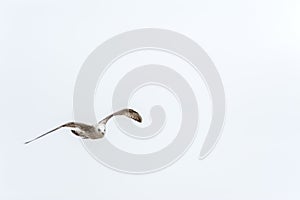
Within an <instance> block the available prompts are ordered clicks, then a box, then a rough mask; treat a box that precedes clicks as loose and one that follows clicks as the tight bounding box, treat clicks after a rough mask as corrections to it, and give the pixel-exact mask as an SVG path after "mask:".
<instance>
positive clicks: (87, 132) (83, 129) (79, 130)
mask: <svg viewBox="0 0 300 200" xmlns="http://www.w3.org/2000/svg"><path fill="white" fill-rule="evenodd" d="M117 115H123V116H126V117H129V118H131V119H133V120H135V121H137V122H140V123H141V122H142V117H141V116H140V114H139V113H138V112H136V111H134V110H132V109H128V108H126V109H123V110H120V111H118V112H115V113H113V114H111V115H109V116H107V117H106V118H104V119H102V120H101V121H100V122H98V123H97V124H95V125H89V124H84V123H79V122H68V123H65V124H63V125H61V126H59V127H56V128H55V129H52V130H51V131H48V132H47V133H44V134H42V135H40V136H38V137H36V138H34V139H32V140H29V141H27V142H25V144H28V143H30V142H33V141H35V140H37V139H39V138H41V137H44V136H45V135H48V134H49V133H52V132H54V131H56V130H58V129H60V128H65V127H66V128H70V129H71V132H72V133H73V134H75V135H76V136H79V137H81V138H83V139H99V138H103V137H104V135H105V133H106V123H107V122H108V120H109V119H110V118H112V117H113V116H117Z"/></svg>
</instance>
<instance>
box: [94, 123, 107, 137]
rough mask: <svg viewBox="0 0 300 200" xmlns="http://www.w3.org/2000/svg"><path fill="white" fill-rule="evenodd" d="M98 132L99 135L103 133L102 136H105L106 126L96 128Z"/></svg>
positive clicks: (100, 125)
mask: <svg viewBox="0 0 300 200" xmlns="http://www.w3.org/2000/svg"><path fill="white" fill-rule="evenodd" d="M96 131H97V132H98V133H101V134H102V135H105V132H106V126H105V124H98V125H97V126H96Z"/></svg>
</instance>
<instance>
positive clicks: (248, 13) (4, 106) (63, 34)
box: [0, 0, 300, 200]
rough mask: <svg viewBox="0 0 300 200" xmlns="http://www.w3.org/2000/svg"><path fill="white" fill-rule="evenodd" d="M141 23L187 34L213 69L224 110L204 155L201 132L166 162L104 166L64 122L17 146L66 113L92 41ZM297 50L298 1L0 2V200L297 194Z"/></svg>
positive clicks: (64, 117) (299, 182)
mask: <svg viewBox="0 0 300 200" xmlns="http://www.w3.org/2000/svg"><path fill="white" fill-rule="evenodd" d="M145 27H154V28H165V29H170V30H174V31H176V32H180V33H182V34H184V35H186V36H188V37H189V38H191V39H193V40H194V41H196V42H197V43H198V44H200V45H201V46H202V47H203V48H204V50H205V51H206V52H207V53H208V55H209V56H210V57H211V58H212V60H213V61H214V63H215V65H216V67H217V68H218V71H219V73H220V75H221V77H222V80H223V83H224V87H225V91H226V98H227V116H226V124H225V127H224V131H223V135H222V138H221V140H220V141H219V143H218V145H217V147H216V148H215V150H214V151H213V153H212V154H210V155H209V157H207V158H206V159H205V160H198V159H197V157H198V154H199V150H200V147H201V144H202V142H203V138H204V136H203V134H202V136H200V137H198V138H197V139H196V141H195V142H194V144H193V145H192V147H191V148H190V149H189V151H188V152H187V153H186V154H185V156H184V157H183V158H182V159H180V160H179V161H178V162H177V163H175V164H174V165H172V166H171V167H169V168H167V169H165V170H163V171H160V172H157V173H154V174H147V175H138V176H137V175H128V174H121V173H118V172H115V171H113V170H110V169H108V168H106V167H104V166H102V165H101V164H99V163H98V162H96V161H95V160H94V159H93V158H92V157H91V156H90V155H89V154H88V153H87V152H86V151H85V150H84V148H83V147H82V145H81V143H80V140H79V139H77V138H75V137H73V136H72V135H71V134H66V133H65V132H66V131H65V132H64V131H59V132H58V133H57V134H53V135H51V136H48V137H47V138H43V140H40V141H38V142H36V143H32V144H31V145H28V146H25V145H23V142H24V141H26V140H27V139H30V138H32V137H34V136H36V135H38V134H41V133H43V132H44V131H46V130H48V129H50V128H52V127H54V126H56V125H59V124H61V123H63V122H66V121H69V120H72V119H73V114H72V109H73V108H72V106H73V105H72V101H73V99H72V98H73V89H74V83H75V81H76V77H77V74H78V72H79V70H80V67H81V64H82V63H83V62H84V60H85V59H86V57H87V56H88V55H89V53H90V52H91V51H92V50H94V49H95V48H96V47H97V46H98V45H99V44H101V43H102V42H103V41H105V40H107V39H109V38H111V37H112V36H114V35H116V34H119V33H122V32H124V31H129V30H132V29H137V28H145ZM299 54H300V2H299V1H297V0H273V1H271V0H261V1H259V0H256V1H249V2H246V1H240V0H229V1H222V0H212V1H208V0H207V1H203V0H201V1H177V0H172V1H171V0H165V1H159V0H152V1H141V0H135V1H134V0H129V1H115V0H110V1H50V0H49V1H33V0H29V1H17V0H12V1H1V2H0V91H1V98H0V117H1V133H0V134H1V140H0V199H41V198H43V199H53V198H57V199H75V200H76V199H83V198H87V199H120V198H122V199H132V200H134V199H144V200H152V199H162V198H168V199H183V198H185V199H195V200H196V199H197V200H198V199H207V200H213V199H215V200H220V199H224V200H233V199H234V200H237V199H249V200H250V199H251V200H253V199H262V200H265V199H272V200H275V199H278V200H279V199H280V200H281V199H289V200H292V199H295V200H296V199H299V198H300V190H299V185H300V172H299V168H300V157H299V152H300V147H299V141H300V136H299V130H300V128H299V119H300V103H299V102H300V91H299V85H300V69H299V67H300V56H299ZM108 112H109V108H108V109H107V110H105V111H104V112H103V114H101V117H102V116H104V115H105V114H108ZM144 114H147V113H144ZM99 117H100V115H99ZM111 127H113V124H112V125H111ZM111 129H113V128H111ZM63 133H64V134H63ZM135 150H136V149H135Z"/></svg>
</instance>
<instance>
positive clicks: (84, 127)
mask: <svg viewBox="0 0 300 200" xmlns="http://www.w3.org/2000/svg"><path fill="white" fill-rule="evenodd" d="M64 127H68V128H73V129H76V128H78V129H81V130H82V131H88V130H90V129H91V128H92V126H90V125H87V124H83V123H78V122H68V123H65V124H63V125H61V126H59V127H56V128H55V129H52V130H51V131H48V132H47V133H44V134H42V135H40V136H38V137H36V138H34V139H32V140H29V141H27V142H25V144H28V143H30V142H33V141H35V140H37V139H39V138H41V137H43V136H45V135H47V134H49V133H52V132H54V131H56V130H58V129H60V128H64Z"/></svg>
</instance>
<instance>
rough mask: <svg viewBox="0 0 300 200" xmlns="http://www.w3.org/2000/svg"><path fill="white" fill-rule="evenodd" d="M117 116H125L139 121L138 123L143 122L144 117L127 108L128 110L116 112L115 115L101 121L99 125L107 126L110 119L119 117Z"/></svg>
mask: <svg viewBox="0 0 300 200" xmlns="http://www.w3.org/2000/svg"><path fill="white" fill-rule="evenodd" d="M117 115H124V116H126V117H129V118H131V119H133V120H135V121H137V122H142V117H141V115H140V114H139V113H138V112H136V111H135V110H132V109H128V108H126V109H123V110H120V111H118V112H115V113H113V114H111V115H109V116H107V117H106V118H104V119H103V120H101V121H100V122H99V124H106V123H107V121H108V120H109V119H110V118H112V117H113V116H117Z"/></svg>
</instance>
